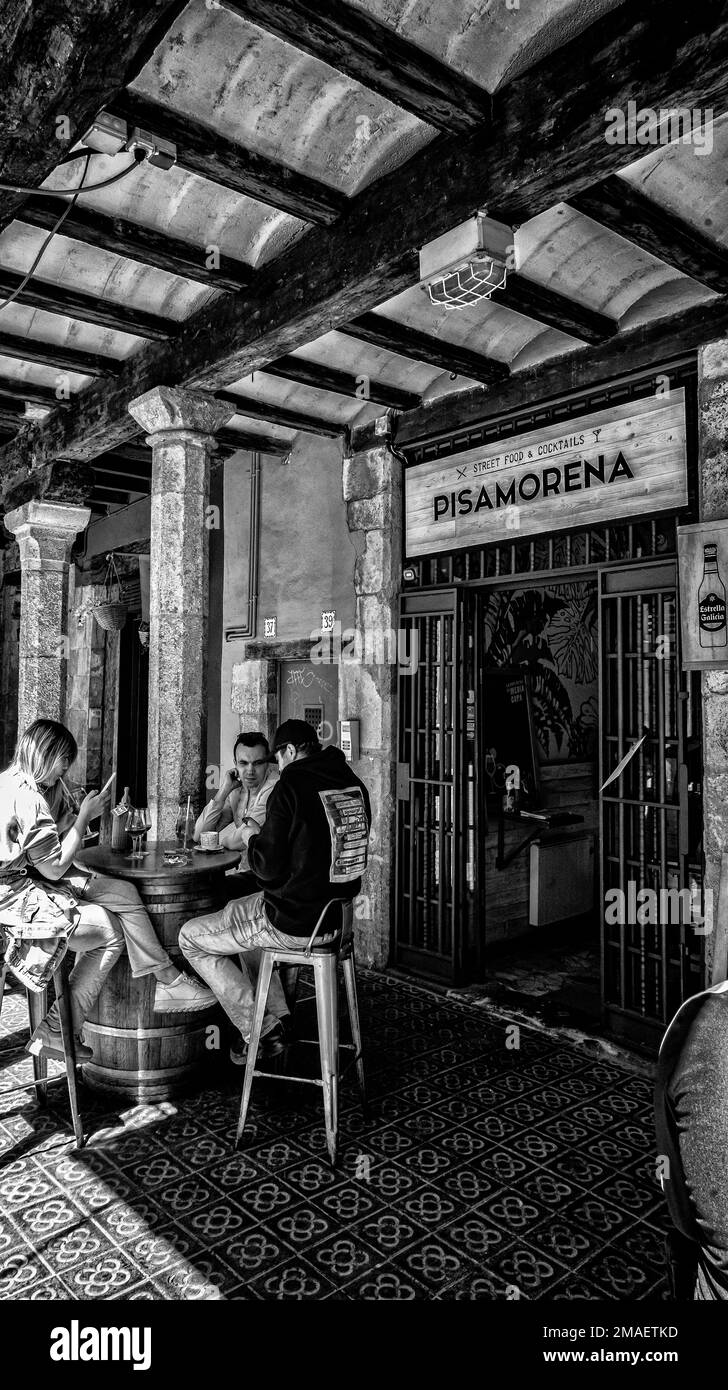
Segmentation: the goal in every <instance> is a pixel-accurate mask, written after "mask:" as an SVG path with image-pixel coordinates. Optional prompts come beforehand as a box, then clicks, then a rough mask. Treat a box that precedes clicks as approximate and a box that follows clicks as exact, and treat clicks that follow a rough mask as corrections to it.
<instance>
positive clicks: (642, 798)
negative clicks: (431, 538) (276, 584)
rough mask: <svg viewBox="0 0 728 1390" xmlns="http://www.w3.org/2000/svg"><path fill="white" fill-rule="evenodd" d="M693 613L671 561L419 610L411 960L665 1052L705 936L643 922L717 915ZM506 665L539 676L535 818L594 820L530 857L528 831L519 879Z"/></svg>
mask: <svg viewBox="0 0 728 1390" xmlns="http://www.w3.org/2000/svg"><path fill="white" fill-rule="evenodd" d="M676 614H677V592H676V566H675V563H674V561H671V560H670V561H665V562H659V561H653V562H648V563H639V562H636V561H633V562H632V563H629V564H626V565H625V564H623V565H622V566H619V565H614V564H612V565H611V566H606V567H604V568H599V567H596V568H592V569H588V570H587V569H584V570H582V571H581V572H580V573H578V574H573V573H565V572H563V571H562V572H561V574H559V575H555V576H553V577H552V576H551V575H549V574H548V573H544V574H542V575H540V576H539V577H538V579H536V578H535V577H528V578H527V577H525V576H524V577H523V578H520V577H518V576H516V575H512V576H511V577H509V579H508V580H504V581H503V582H502V583H501V584H497V585H493V586H472V587H468V586H465V585H463V586H461V587H453V588H450V589H444V588H443V589H439V590H430V591H429V592H426V591H419V592H416V593H411V594H407V595H405V596H404V599H403V606H402V618H401V622H402V626H403V627H404V628H405V629H406V630H409V633H410V634H412V633H415V634H416V636H417V642H416V650H417V665H416V667H415V669H414V670H413V671H412V672H408V673H407V674H406V675H401V676H400V687H399V733H398V755H397V756H398V767H397V795H398V801H397V846H396V854H397V878H396V883H397V886H396V895H397V896H396V917H395V943H394V949H395V959H396V961H397V963H398V964H400V965H401V966H403V967H405V968H407V969H411V970H413V971H414V972H416V973H418V974H421V975H426V976H429V977H431V978H439V979H441V980H446V981H448V982H449V983H451V984H453V985H460V986H462V985H477V984H481V985H482V984H489V983H493V982H494V983H495V985H496V986H498V987H502V988H503V989H505V990H508V991H509V993H510V994H511V995H513V994H517V995H519V996H521V997H523V998H524V999H530V1000H532V1001H533V1000H535V1001H536V1002H537V1003H538V1002H539V1001H541V1004H542V1005H543V1009H544V1010H545V1011H546V1012H547V1013H548V1015H550V1017H551V1018H552V1019H554V1020H555V1021H558V1019H559V1017H560V1015H562V1014H569V1015H577V1016H579V1017H580V1018H583V1019H584V1020H585V1022H586V1023H588V1024H592V1025H594V1026H600V1027H602V1028H603V1027H604V1026H606V1027H607V1028H608V1029H609V1030H610V1031H611V1032H613V1033H617V1034H619V1035H621V1036H624V1037H625V1038H629V1039H631V1040H633V1041H635V1042H637V1041H639V1042H641V1043H647V1045H648V1046H652V1045H653V1044H655V1043H656V1041H657V1040H658V1039H659V1035H660V1031H661V1029H662V1028H663V1027H664V1024H665V1022H666V1020H668V1019H669V1017H670V1016H671V1015H672V1013H673V1012H674V1010H675V1008H677V1006H678V1004H679V1002H680V1000H681V999H682V998H685V997H687V995H689V994H690V993H693V992H695V990H697V989H698V988H700V980H701V966H702V960H701V946H702V939H701V937H700V936H699V935H698V934H696V933H695V931H694V929H693V924H692V923H691V922H690V921H682V922H676V923H674V924H673V923H672V922H665V921H660V920H656V921H650V920H648V921H647V922H640V921H636V920H632V918H631V917H630V911H631V912H632V917H634V911H633V910H632V905H633V904H634V902H635V900H636V899H635V895H637V894H639V893H640V891H641V890H643V889H650V890H652V891H653V893H655V894H656V895H657V901H658V902H662V899H661V898H660V894H661V892H663V890H664V891H665V892H669V890H676V891H682V890H687V891H688V892H689V894H690V896H691V900H692V901H693V902H694V904H695V909H696V914H697V915H699V911H700V894H701V885H702V873H701V855H702V843H701V839H702V833H701V785H700V761H701V740H700V700H699V679H698V678H696V677H695V676H691V677H688V676H685V675H684V673H682V671H681V665H680V652H679V625H678V623H677V619H676ZM408 640H409V641H410V643H411V641H412V638H411V635H410V636H409V638H408ZM410 649H412V648H411V647H410ZM498 669H501V670H502V669H506V670H508V671H513V670H516V671H521V670H526V671H527V672H528V684H529V688H530V695H531V700H532V723H533V728H534V735H535V745H536V747H535V757H536V758H537V759H538V776H537V779H536V780H537V782H538V788H537V791H536V792H535V794H534V795H533V796H532V798H531V807H532V809H533V811H535V812H542V813H554V812H556V813H565V814H566V815H569V816H571V817H573V818H574V819H573V820H572V821H571V823H570V824H569V825H568V826H563V827H560V826H556V825H555V826H553V827H552V828H550V829H544V830H543V833H537V834H536V835H535V836H531V842H530V843H525V841H526V840H527V838H528V834H529V830H532V829H533V825H534V822H532V823H531V826H530V827H529V826H528V825H525V826H524V825H523V824H522V823H519V824H514V823H512V822H511V823H509V824H508V825H507V827H506V828H505V830H504V834H503V841H502V842H501V848H502V845H503V844H505V849H506V857H509V851H514V853H513V854H512V855H511V856H510V858H509V862H508V864H507V866H505V867H501V868H499V867H498V866H497V862H496V861H497V860H498V858H499V836H498V820H499V812H500V809H501V807H502V798H503V795H504V792H505V782H506V777H507V772H508V768H509V766H510V765H511V763H512V761H513V754H512V751H509V745H508V738H507V736H506V735H507V732H508V731H507V729H505V728H504V726H503V723H502V721H501V723H500V724H499V725H498V727H494V724H493V712H492V709H491V710H489V708H488V694H487V691H488V672H489V671H495V670H498ZM643 736H644V741H643V742H642V743H641V744H640V746H639V748H638V749H637V751H636V752H635V753H634V755H633V757H632V758H631V760H630V761H629V762H628V763H627V764H626V765H625V768H624V770H623V771H622V772H621V773H619V774H618V775H617V776H616V777H615V778H614V779H613V780H612V781H611V782H608V779H609V778H610V776H611V775H612V774H613V773H614V772H615V769H616V768H617V766H618V764H619V763H620V762H621V760H622V759H623V758H624V757H625V755H626V754H628V752H629V751H630V749H631V748H632V747H633V746H634V745H635V744H636V743H637V742H638V741H639V740H640V739H642V738H643ZM605 783H608V784H607V785H604V784H605ZM527 804H528V798H526V805H527ZM536 824H537V823H536ZM520 841H524V845H523V849H522V850H519V849H518V845H519V842H520ZM610 888H611V889H618V890H619V892H620V893H621V894H622V901H623V903H624V905H625V909H626V910H625V912H624V913H623V914H622V918H621V919H620V920H618V921H613V920H611V917H610V916H607V914H606V913H605V910H604V908H605V903H606V902H608V901H609V899H607V898H606V896H605V895H606V894H607V892H608V890H609V889H610ZM630 894H631V897H630ZM612 915H613V914H612Z"/></svg>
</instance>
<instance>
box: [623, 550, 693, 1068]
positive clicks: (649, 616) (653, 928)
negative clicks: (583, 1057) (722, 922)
mask: <svg viewBox="0 0 728 1390" xmlns="http://www.w3.org/2000/svg"><path fill="white" fill-rule="evenodd" d="M600 608H601V643H600V647H601V679H600V687H601V712H600V728H601V740H600V743H601V757H600V777H599V784H600V787H603V784H604V782H605V781H606V780H607V778H608V777H609V776H610V774H611V773H613V772H614V771H615V769H616V768H617V767H618V766H619V764H620V762H621V760H622V759H623V758H625V756H626V755H627V754H628V753H629V752H630V750H631V749H632V748H633V747H634V746H635V745H636V744H637V743H638V741H639V740H640V739H643V742H642V743H641V744H640V746H639V748H638V749H637V751H636V752H635V753H634V754H633V756H632V757H631V758H630V760H629V761H628V763H627V764H626V766H625V767H624V770H623V771H622V772H621V773H620V775H619V776H618V777H617V778H615V780H613V781H612V782H611V783H610V785H609V786H608V787H606V788H605V789H604V790H603V791H602V793H601V794H600V808H599V809H600V826H601V843H602V866H601V868H602V903H603V905H604V912H603V923H602V991H603V1002H604V1006H605V1010H606V1012H607V1014H608V1016H609V1018H610V1021H611V1023H612V1025H613V1027H614V1028H615V1030H616V1031H619V1032H622V1033H624V1034H629V1035H630V1036H632V1037H639V1036H642V1037H643V1038H644V1039H645V1040H648V1039H650V1038H651V1037H652V1036H653V1035H654V1032H655V1030H656V1029H660V1028H663V1027H664V1025H665V1023H666V1022H668V1021H669V1019H670V1018H671V1017H672V1015H673V1013H674V1012H675V1010H676V1009H677V1008H678V1006H679V1004H680V1003H681V1001H682V1000H683V999H685V998H686V997H687V996H688V995H690V994H693V993H695V992H696V991H697V990H699V989H700V988H701V980H702V954H703V938H702V936H701V935H700V924H701V918H702V869H701V839H702V818H701V787H700V776H701V772H700V766H701V751H700V747H701V745H700V723H699V721H700V684H699V676H695V675H694V674H693V675H691V676H688V675H686V674H685V673H683V672H682V670H681V664H680V652H679V640H680V639H679V624H678V608H677V574H676V566H675V564H674V562H672V561H671V562H668V563H663V564H655V565H651V566H640V565H631V566H630V567H629V568H628V569H620V570H611V571H603V572H602V574H601V578H600Z"/></svg>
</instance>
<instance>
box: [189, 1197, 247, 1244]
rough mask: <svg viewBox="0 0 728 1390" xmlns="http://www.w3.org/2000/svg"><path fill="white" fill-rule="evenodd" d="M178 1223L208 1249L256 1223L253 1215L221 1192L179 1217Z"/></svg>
mask: <svg viewBox="0 0 728 1390" xmlns="http://www.w3.org/2000/svg"><path fill="white" fill-rule="evenodd" d="M180 1224H181V1225H183V1226H184V1228H185V1230H186V1231H189V1232H190V1234H191V1235H192V1236H194V1237H195V1239H196V1240H197V1242H198V1243H199V1244H200V1245H201V1246H203V1247H205V1248H206V1249H208V1250H210V1249H213V1248H214V1247H216V1246H218V1245H219V1244H221V1243H222V1242H223V1241H224V1240H226V1239H229V1238H230V1237H231V1236H234V1235H240V1234H241V1233H242V1232H243V1231H249V1230H250V1229H251V1228H252V1227H253V1226H255V1225H256V1224H257V1222H256V1219H255V1217H253V1216H252V1215H251V1213H250V1212H249V1211H246V1210H245V1209H244V1208H243V1207H241V1206H240V1205H239V1204H238V1203H237V1202H232V1201H231V1200H230V1197H229V1196H227V1195H225V1196H223V1195H222V1194H218V1196H217V1197H216V1198H215V1199H214V1200H213V1201H212V1202H208V1203H207V1204H206V1205H205V1206H204V1207H197V1208H196V1209H195V1210H194V1211H190V1212H188V1213H187V1214H186V1215H185V1216H184V1217H182V1218H180Z"/></svg>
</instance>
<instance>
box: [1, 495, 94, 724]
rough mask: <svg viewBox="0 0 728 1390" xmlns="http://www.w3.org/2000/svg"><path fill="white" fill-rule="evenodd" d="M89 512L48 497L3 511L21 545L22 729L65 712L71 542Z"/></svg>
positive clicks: (8, 527) (20, 690) (86, 522)
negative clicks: (46, 499)
mask: <svg viewBox="0 0 728 1390" xmlns="http://www.w3.org/2000/svg"><path fill="white" fill-rule="evenodd" d="M90 515H91V513H90V511H89V509H88V507H80V506H77V505H75V504H74V503H71V502H50V501H30V502H26V503H25V504H24V505H23V506H22V507H18V508H16V510H15V511H12V512H7V513H6V514H5V525H6V527H7V529H8V531H11V532H12V533H13V534H14V535H15V536H16V537H17V541H18V546H19V549H20V574H21V589H20V663H19V673H18V730H19V732H21V733H22V731H23V730H24V729H27V727H28V725H29V724H32V722H33V720H34V719H58V720H61V722H63V721H64V718H65V713H66V675H67V667H68V626H67V624H68V579H69V565H70V560H71V548H72V546H73V543H74V541H75V539H76V536H77V535H78V532H79V531H83V530H85V528H86V526H87V525H88V520H89V517H90Z"/></svg>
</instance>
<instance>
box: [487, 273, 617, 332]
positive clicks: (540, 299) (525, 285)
mask: <svg viewBox="0 0 728 1390" xmlns="http://www.w3.org/2000/svg"><path fill="white" fill-rule="evenodd" d="M493 303H494V304H502V305H503V306H504V308H506V309H512V310H513V311H514V312H515V313H517V314H523V315H524V317H525V318H528V319H533V320H535V322H536V323H542V324H545V325H546V327H547V328H556V329H558V331H559V332H560V333H568V334H569V336H570V337H572V338H581V339H582V341H583V342H585V343H604V342H606V341H607V339H608V338H613V337H614V335H615V333H617V332H618V331H619V324H618V323H617V321H616V319H610V318H608V317H607V315H606V314H599V313H597V312H596V311H595V310H594V309H588V308H586V306H585V305H583V304H577V303H575V301H574V300H573V299H567V298H566V296H565V295H563V294H558V293H557V292H556V291H555V290H550V289H547V288H546V287H545V286H544V285H537V284H536V282H535V281H534V280H528V279H527V278H526V277H525V276H524V275H509V276H507V279H506V283H505V286H504V288H503V289H502V290H496V291H495V294H494V295H493Z"/></svg>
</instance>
